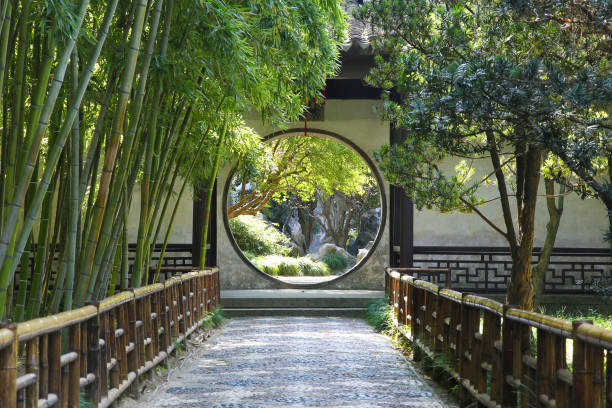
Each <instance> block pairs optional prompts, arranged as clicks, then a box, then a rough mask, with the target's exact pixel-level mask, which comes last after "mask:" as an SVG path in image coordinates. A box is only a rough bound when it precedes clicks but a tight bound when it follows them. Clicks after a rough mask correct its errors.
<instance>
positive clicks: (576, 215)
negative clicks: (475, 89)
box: [414, 160, 608, 248]
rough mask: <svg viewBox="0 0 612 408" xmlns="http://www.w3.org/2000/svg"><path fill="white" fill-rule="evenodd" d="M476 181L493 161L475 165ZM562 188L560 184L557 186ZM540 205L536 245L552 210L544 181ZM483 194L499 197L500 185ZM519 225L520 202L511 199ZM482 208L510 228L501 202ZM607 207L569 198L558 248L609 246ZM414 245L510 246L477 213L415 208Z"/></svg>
mask: <svg viewBox="0 0 612 408" xmlns="http://www.w3.org/2000/svg"><path fill="white" fill-rule="evenodd" d="M458 161H459V160H448V161H447V162H446V163H444V164H443V165H442V166H441V167H442V169H443V170H445V171H447V172H450V171H452V170H453V169H454V166H455V165H456V163H458ZM474 167H475V169H476V174H475V176H474V180H477V179H481V178H482V177H484V176H486V175H488V174H489V173H490V172H491V171H492V165H491V164H490V160H480V161H478V162H476V165H475V166H474ZM556 190H558V187H556ZM538 194H540V195H542V196H541V197H539V198H538V202H537V207H536V234H535V243H534V245H535V246H541V245H543V243H544V238H545V236H546V223H547V222H548V210H547V208H546V198H545V197H543V195H544V194H545V190H544V183H543V181H542V182H541V183H540V187H539V192H538ZM482 195H483V196H485V197H487V198H488V199H492V198H495V197H498V196H499V192H498V189H497V185H490V186H487V187H485V188H483V189H482ZM511 206H512V209H513V212H514V221H515V224H516V218H517V216H516V201H515V200H514V199H511ZM479 209H480V210H481V211H482V212H483V213H484V214H485V215H486V216H487V217H488V218H489V219H491V220H492V221H493V222H494V223H495V224H496V225H497V226H499V227H500V228H501V229H502V230H504V231H505V230H506V227H505V225H504V222H503V216H502V209H501V205H500V201H499V200H496V201H492V202H490V203H488V204H486V205H484V206H482V207H479ZM607 223H608V220H607V215H606V210H605V207H604V206H603V204H601V202H600V201H599V200H596V199H593V198H591V199H585V200H582V199H580V198H578V196H577V195H575V194H569V195H567V196H566V197H565V203H564V211H563V215H562V217H561V223H560V225H559V232H558V234H557V240H556V242H555V246H556V247H592V248H603V247H606V244H605V242H603V240H602V236H603V232H604V230H605V229H607V227H608V225H607ZM515 228H516V227H515ZM414 244H415V245H416V246H419V245H441V246H444V245H448V246H507V242H506V241H505V239H504V238H503V237H502V236H501V235H500V234H499V233H497V232H495V231H494V230H493V229H492V228H491V227H490V226H489V225H487V224H486V223H485V222H484V221H483V220H482V219H481V218H480V217H479V216H478V215H476V214H459V213H452V214H442V213H440V212H438V211H435V210H422V211H418V210H416V209H415V213H414Z"/></svg>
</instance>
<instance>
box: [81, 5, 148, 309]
mask: <svg viewBox="0 0 612 408" xmlns="http://www.w3.org/2000/svg"><path fill="white" fill-rule="evenodd" d="M135 7H136V10H135V17H134V23H133V25H132V34H131V39H130V44H129V51H128V55H127V60H126V65H125V69H124V71H123V74H122V77H121V84H120V86H119V100H118V101H117V109H116V111H115V117H114V120H113V126H112V130H111V134H110V138H109V140H108V141H107V145H106V152H105V154H104V164H103V169H102V175H101V177H100V182H99V188H98V196H97V199H96V204H95V207H94V210H93V214H92V217H91V219H90V222H91V229H90V231H89V233H88V234H87V243H86V245H85V248H84V249H83V258H82V259H83V261H82V262H81V264H80V268H81V277H80V278H79V281H78V283H77V288H76V293H75V297H76V299H75V302H76V305H77V306H80V305H81V304H83V302H84V301H85V298H86V294H87V292H88V287H90V286H91V285H90V280H91V278H92V270H93V262H94V255H95V253H96V248H97V246H98V239H99V237H100V231H101V228H102V221H103V219H104V218H105V217H104V212H105V209H106V203H107V200H108V195H109V191H110V183H111V175H112V173H113V169H114V167H115V160H116V158H117V153H118V150H119V144H120V141H121V137H122V136H123V133H124V122H125V116H126V111H127V107H128V102H129V97H130V93H131V90H132V85H133V79H134V74H135V71H136V61H137V59H138V54H139V49H140V40H141V36H142V32H143V28H144V17H145V12H146V8H147V4H146V2H143V1H142V0H136V4H135Z"/></svg>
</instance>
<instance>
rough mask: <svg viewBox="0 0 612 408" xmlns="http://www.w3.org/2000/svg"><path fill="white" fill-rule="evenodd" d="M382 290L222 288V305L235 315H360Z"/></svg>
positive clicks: (380, 295)
mask: <svg viewBox="0 0 612 408" xmlns="http://www.w3.org/2000/svg"><path fill="white" fill-rule="evenodd" d="M383 297H384V292H383V291H373V290H326V289H253V290H222V291H221V306H222V307H223V309H224V311H225V313H226V315H228V316H229V317H232V316H361V315H362V314H363V309H364V308H365V307H366V305H367V304H368V303H369V302H371V301H372V300H374V299H380V298H383Z"/></svg>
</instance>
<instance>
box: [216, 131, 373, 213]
mask: <svg viewBox="0 0 612 408" xmlns="http://www.w3.org/2000/svg"><path fill="white" fill-rule="evenodd" d="M369 173H370V169H369V168H368V165H367V164H366V163H365V161H364V160H363V159H362V158H361V157H359V155H358V154H356V153H355V152H353V151H352V150H351V149H349V148H348V147H346V146H344V145H343V144H341V143H338V142H336V141H333V140H330V139H326V138H322V137H317V136H287V137H282V138H277V139H274V140H272V141H269V142H266V145H265V152H264V154H260V155H257V156H255V157H253V158H252V159H251V160H250V161H244V162H241V163H239V167H238V168H237V171H236V177H235V178H234V181H233V182H234V183H235V186H234V189H235V191H236V193H235V194H236V197H235V199H233V200H232V202H231V203H230V206H229V208H228V217H229V218H234V217H236V216H238V215H241V214H250V215H255V214H257V213H258V212H259V211H260V210H261V209H262V208H264V207H265V206H266V204H268V202H269V201H270V200H271V199H273V198H274V199H276V200H277V201H283V200H285V199H286V198H288V197H289V195H290V194H293V195H294V196H296V197H297V198H299V199H301V200H302V201H306V202H307V201H309V200H310V199H311V198H312V197H314V195H315V192H317V191H318V192H319V193H320V194H321V195H323V196H330V195H332V194H333V193H334V192H337V191H340V192H343V193H345V194H347V195H359V194H362V193H363V192H364V186H365V185H366V184H368V183H369V180H370V179H371V176H370V175H369Z"/></svg>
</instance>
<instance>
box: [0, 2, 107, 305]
mask: <svg viewBox="0 0 612 408" xmlns="http://www.w3.org/2000/svg"><path fill="white" fill-rule="evenodd" d="M117 2H118V0H113V1H112V2H111V3H109V5H108V7H107V9H106V13H105V16H104V22H103V24H102V26H101V27H100V30H99V31H98V37H97V41H96V44H95V46H94V49H93V50H92V52H91V55H90V56H89V60H88V62H87V64H86V66H85V68H84V70H83V75H82V76H81V78H80V79H79V86H78V89H77V92H76V97H75V98H74V100H73V101H71V103H70V105H69V106H68V109H67V113H66V117H65V118H64V120H63V122H62V126H61V128H60V130H59V133H58V135H57V137H56V138H55V141H54V143H53V145H52V146H50V148H49V150H48V153H47V161H46V165H45V169H44V172H43V175H42V178H41V180H40V183H39V185H38V187H37V189H36V192H35V194H34V197H33V199H32V204H31V205H30V206H29V208H28V210H27V213H26V217H25V219H24V225H23V227H22V229H21V232H20V235H19V239H18V240H17V249H16V253H17V254H18V255H20V254H21V252H23V248H24V247H25V244H26V240H27V237H28V235H29V233H30V231H31V230H32V227H33V225H34V222H35V220H36V216H37V214H38V211H39V210H40V206H41V204H42V200H43V198H44V196H45V193H46V191H47V189H48V187H49V183H50V180H51V178H52V176H53V173H54V171H55V169H56V166H57V163H58V161H59V157H60V154H61V153H62V150H63V148H64V144H65V143H66V139H67V137H68V135H69V133H70V131H71V130H72V125H73V123H74V120H75V119H76V116H77V115H78V112H79V106H80V104H81V101H82V99H83V96H84V94H85V91H86V89H87V87H88V85H89V81H90V79H91V77H92V75H93V72H94V70H95V66H96V64H97V61H98V58H99V56H100V52H101V50H102V46H103V44H104V42H105V40H106V37H107V34H108V30H109V26H110V23H111V21H112V18H113V15H114V13H115V9H116V6H117ZM88 4H89V1H88V0H83V2H82V3H81V9H80V13H79V20H78V24H77V28H75V35H74V38H71V39H70V40H67V43H72V46H70V47H68V46H66V47H65V48H70V52H71V53H72V49H73V48H74V42H75V40H76V33H78V30H80V26H81V24H82V22H83V19H84V15H85V11H86V9H87V5H88ZM61 62H63V56H62V60H60V65H61ZM58 69H59V66H58ZM63 71H64V72H58V70H56V73H55V78H54V81H53V85H52V86H51V89H50V91H49V95H51V94H52V91H53V92H57V93H59V89H58V90H57V91H54V86H56V84H58V83H60V85H58V87H59V86H61V82H62V81H63V77H64V73H65V67H64V69H63ZM60 78H61V81H60ZM49 98H50V96H48V97H47V99H48V100H49ZM51 99H57V98H51ZM54 104H55V101H54V102H53V105H54ZM48 106H50V104H47V103H45V106H44V108H43V112H42V115H41V119H40V122H41V124H39V127H38V130H37V132H42V133H44V130H46V128H47V126H48V120H49V117H50V113H47V108H48ZM43 128H44V129H43ZM41 129H43V130H41ZM5 232H6V230H5V231H3V235H4V233H5ZM2 248H3V246H2V243H1V242H0V254H1V253H2ZM4 252H5V253H4V256H0V260H1V262H4V259H3V258H4V257H5V255H6V249H5V250H4ZM9 263H10V262H9ZM15 267H16V265H12V267H11V271H10V273H9V274H8V276H7V275H2V276H0V315H1V314H2V312H3V311H4V303H5V298H4V297H3V296H2V295H3V293H2V292H1V290H2V289H3V288H6V287H8V284H9V282H10V281H11V280H12V275H13V274H14V270H15Z"/></svg>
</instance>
